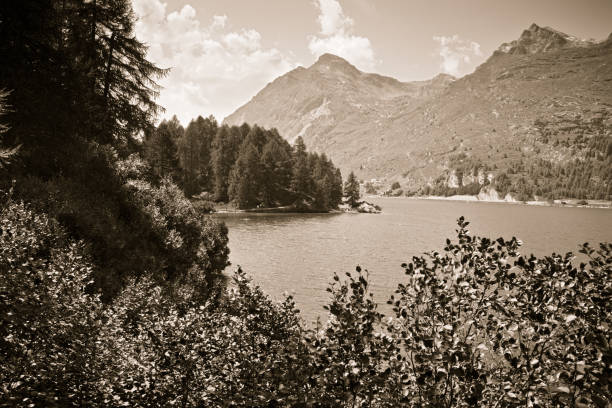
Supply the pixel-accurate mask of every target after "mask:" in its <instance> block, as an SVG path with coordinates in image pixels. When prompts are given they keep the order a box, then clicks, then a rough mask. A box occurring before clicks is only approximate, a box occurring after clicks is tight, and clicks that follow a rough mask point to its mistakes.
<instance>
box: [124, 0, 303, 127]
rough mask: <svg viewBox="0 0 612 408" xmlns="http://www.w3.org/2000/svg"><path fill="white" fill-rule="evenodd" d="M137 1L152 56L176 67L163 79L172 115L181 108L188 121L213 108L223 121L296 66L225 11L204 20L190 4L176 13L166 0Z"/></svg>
mask: <svg viewBox="0 0 612 408" xmlns="http://www.w3.org/2000/svg"><path fill="white" fill-rule="evenodd" d="M133 7H134V12H135V13H136V15H137V17H138V22H137V23H136V36H137V37H138V39H140V40H141V41H143V42H145V43H146V44H148V45H149V51H148V58H149V59H150V60H152V61H153V62H155V63H156V64H157V65H158V66H160V67H162V68H171V71H170V73H169V75H168V76H167V77H165V78H162V79H161V80H160V81H159V83H160V85H162V86H163V89H162V90H161V93H160V97H159V99H158V103H159V104H160V105H162V106H164V107H165V108H166V115H165V116H166V117H170V116H172V115H174V114H176V115H177V117H178V118H179V119H180V120H181V122H183V123H188V122H189V120H191V119H192V118H195V117H197V116H198V115H202V116H208V115H210V114H213V115H214V116H215V117H216V118H217V120H219V121H220V120H222V119H223V118H224V117H225V116H227V115H229V114H230V113H232V112H233V111H234V110H235V109H236V108H237V107H238V106H240V105H241V104H243V103H245V102H247V101H248V100H249V98H250V97H252V96H253V95H255V93H257V92H258V91H259V90H260V89H261V88H263V87H264V86H265V85H266V84H267V83H268V82H270V81H271V80H273V79H274V78H276V77H278V76H279V75H282V74H284V73H286V72H287V71H289V70H291V69H292V68H294V67H295V66H296V63H295V62H294V61H292V59H291V58H289V57H288V56H286V55H284V54H283V53H281V52H280V51H279V50H278V49H276V48H264V47H263V46H262V44H261V35H260V34H259V32H257V31H256V30H253V29H240V30H229V29H228V28H227V25H228V24H227V22H228V17H227V16H225V15H223V16H214V17H213V18H212V21H210V23H209V24H202V23H200V21H199V20H198V17H197V15H196V10H195V9H194V8H193V7H192V6H190V5H185V6H184V7H183V8H182V9H180V10H178V11H173V12H171V13H168V12H167V6H166V3H163V2H162V1H160V0H133Z"/></svg>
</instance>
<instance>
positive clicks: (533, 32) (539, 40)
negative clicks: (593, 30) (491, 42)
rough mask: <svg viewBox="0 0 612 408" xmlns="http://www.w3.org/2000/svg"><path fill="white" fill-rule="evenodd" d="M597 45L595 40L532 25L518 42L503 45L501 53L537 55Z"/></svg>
mask: <svg viewBox="0 0 612 408" xmlns="http://www.w3.org/2000/svg"><path fill="white" fill-rule="evenodd" d="M593 44H595V41H594V40H581V39H578V38H576V37H574V36H571V35H567V34H565V33H562V32H560V31H557V30H554V29H552V28H550V27H540V26H538V25H537V24H535V23H534V24H532V25H531V26H530V27H529V28H528V29H527V30H525V31H523V34H521V36H520V38H519V39H518V40H514V41H512V42H509V43H504V44H502V45H501V46H500V47H499V48H498V51H499V52H503V53H505V54H537V53H542V52H550V51H554V50H559V49H562V48H567V47H586V46H589V45H593Z"/></svg>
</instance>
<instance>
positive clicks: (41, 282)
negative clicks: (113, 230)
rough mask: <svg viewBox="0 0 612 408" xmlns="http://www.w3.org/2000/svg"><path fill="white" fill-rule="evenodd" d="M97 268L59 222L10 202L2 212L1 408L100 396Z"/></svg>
mask: <svg viewBox="0 0 612 408" xmlns="http://www.w3.org/2000/svg"><path fill="white" fill-rule="evenodd" d="M92 276H93V274H92V267H91V265H90V263H89V262H88V261H87V257H86V254H85V252H84V249H83V244H82V243H81V242H76V241H73V240H71V239H69V238H68V237H67V235H66V233H65V232H64V231H63V230H62V228H61V227H60V226H59V225H58V223H57V222H55V221H54V220H52V219H50V218H48V217H47V216H45V215H43V214H39V213H36V212H34V211H32V210H31V209H30V208H29V207H28V206H26V205H25V204H23V203H16V202H12V201H9V202H8V203H7V204H6V205H5V206H4V207H3V208H2V210H1V211H0V322H1V324H0V350H1V351H0V395H1V397H0V405H2V406H9V405H10V406H19V405H21V406H66V405H69V404H71V403H79V404H84V405H87V404H88V403H90V402H91V400H92V398H91V397H92V395H94V394H95V393H96V392H97V391H96V389H97V386H96V381H95V379H96V367H95V366H94V364H92V361H93V358H94V356H95V355H96V350H97V345H96V342H95V339H96V331H97V328H98V326H99V323H100V321H99V313H100V310H101V306H102V304H101V302H100V301H99V297H98V296H95V295H93V294H89V293H88V291H87V290H86V289H87V288H88V287H89V286H90V285H91V283H92Z"/></svg>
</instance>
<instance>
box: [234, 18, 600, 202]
mask: <svg viewBox="0 0 612 408" xmlns="http://www.w3.org/2000/svg"><path fill="white" fill-rule="evenodd" d="M243 122H248V123H257V124H260V125H262V126H265V127H276V128H277V129H278V130H279V131H280V133H281V134H282V135H283V136H284V137H286V138H287V139H289V140H290V141H292V140H293V139H295V138H296V137H297V136H298V135H301V136H303V138H304V141H305V142H306V144H307V146H308V147H309V148H311V149H313V150H315V151H320V152H325V153H327V154H328V155H329V156H330V157H331V158H332V160H333V161H334V163H337V164H338V165H339V167H340V168H341V169H342V171H343V173H345V172H347V171H349V170H354V171H355V172H356V174H357V175H358V176H359V177H360V178H362V179H365V180H369V179H372V178H375V179H379V180H383V181H384V182H386V183H388V184H390V183H391V182H393V181H399V182H400V184H401V186H402V188H403V189H404V191H412V192H417V191H418V192H432V191H434V192H441V193H443V194H450V193H455V192H458V189H459V190H460V189H462V188H463V189H465V188H467V187H468V186H471V190H474V189H475V190H476V192H477V191H478V188H479V187H482V186H484V185H486V184H488V183H493V184H494V185H496V183H497V184H498V185H497V187H499V189H502V190H504V191H512V192H515V193H525V194H527V195H528V196H534V195H540V196H568V195H574V196H580V197H586V198H606V199H609V196H610V194H612V189H611V187H612V161H611V153H612V142H611V140H612V35H611V36H610V37H609V38H608V39H606V40H604V41H600V42H595V41H592V40H589V41H585V40H579V39H577V38H575V37H572V36H569V35H567V34H563V33H560V32H558V31H556V30H553V29H551V28H542V27H539V26H537V25H536V24H533V25H532V26H531V27H529V29H527V30H525V31H524V32H523V34H522V35H521V37H520V38H519V39H518V40H515V41H512V42H510V43H505V44H502V45H501V46H500V47H499V49H498V50H497V51H495V52H494V53H493V55H492V56H491V57H489V59H488V60H487V61H486V62H484V63H483V64H482V65H480V66H479V67H478V68H477V69H476V70H475V72H473V73H472V74H470V75H466V76H465V77H463V78H460V79H457V80H455V79H454V78H452V77H450V76H447V75H439V76H437V77H435V78H433V79H431V80H429V81H423V82H408V83H404V82H399V81H397V80H395V79H393V78H388V77H383V76H380V75H376V74H366V73H363V72H360V71H359V70H357V69H356V68H355V67H353V66H352V65H350V64H349V63H348V62H346V61H345V60H343V59H341V58H339V57H336V56H332V55H329V54H326V55H323V56H321V58H320V59H319V60H318V61H317V62H316V63H315V64H314V65H312V66H311V67H309V68H307V69H306V68H301V67H300V68H297V69H295V70H293V71H291V72H289V73H287V74H286V75H283V76H281V77H279V78H277V79H276V80H275V81H273V82H272V83H270V84H268V85H267V86H266V87H265V88H264V89H263V90H262V91H261V92H260V93H258V94H257V95H256V96H255V97H254V98H253V99H252V100H251V101H250V102H248V103H247V104H246V105H244V106H242V107H241V108H239V109H238V110H237V111H236V112H235V113H233V114H232V115H230V116H229V117H228V118H226V120H225V123H228V124H241V123H243ZM553 181H554V183H553ZM551 183H552V184H551ZM553 184H554V185H553ZM551 185H552V187H551ZM575 189H579V190H578V191H574V190H575ZM459 192H463V193H465V192H466V191H459Z"/></svg>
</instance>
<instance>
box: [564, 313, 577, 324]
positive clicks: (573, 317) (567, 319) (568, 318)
mask: <svg viewBox="0 0 612 408" xmlns="http://www.w3.org/2000/svg"><path fill="white" fill-rule="evenodd" d="M574 320H576V315H573V314H569V315H567V316H565V323H571V322H573V321H574Z"/></svg>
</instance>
